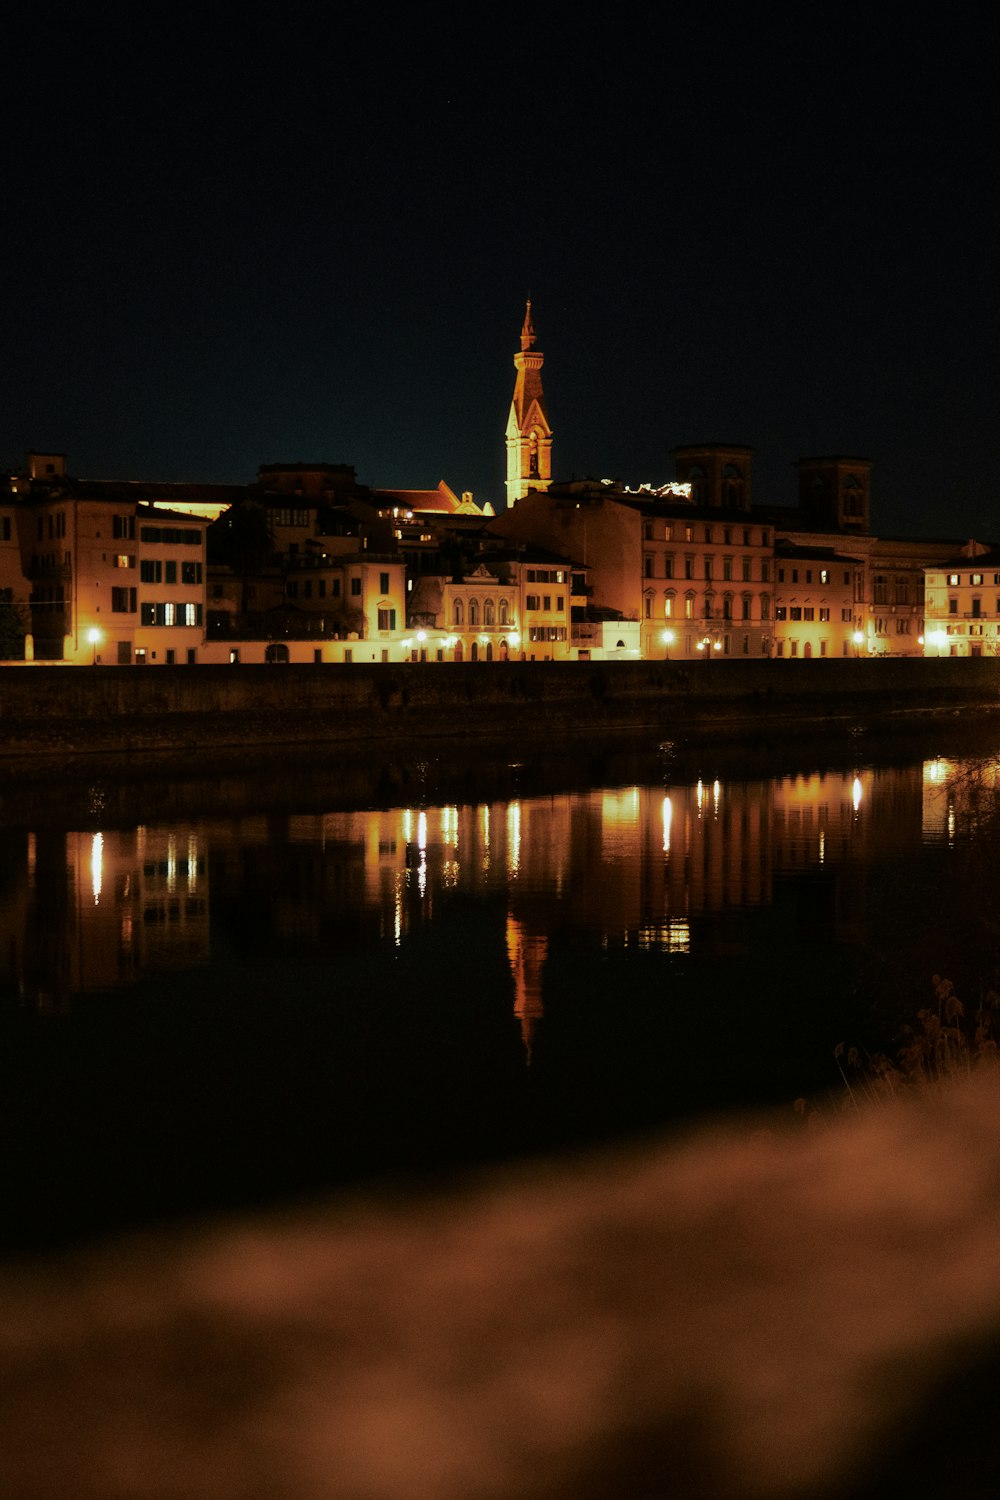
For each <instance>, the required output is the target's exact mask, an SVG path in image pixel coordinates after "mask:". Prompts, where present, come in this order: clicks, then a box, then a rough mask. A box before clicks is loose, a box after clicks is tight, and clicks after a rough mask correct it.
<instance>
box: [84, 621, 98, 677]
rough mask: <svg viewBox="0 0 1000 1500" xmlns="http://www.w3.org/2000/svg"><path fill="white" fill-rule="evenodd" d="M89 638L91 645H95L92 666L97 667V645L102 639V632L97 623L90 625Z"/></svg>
mask: <svg viewBox="0 0 1000 1500" xmlns="http://www.w3.org/2000/svg"><path fill="white" fill-rule="evenodd" d="M87 640H88V641H89V642H90V644H91V646H92V647H93V652H94V655H93V660H92V661H91V666H94V667H96V666H97V647H98V645H99V644H100V640H101V632H100V631H99V630H98V629H97V627H96V625H92V626H91V627H90V629H89V630H88V631H87Z"/></svg>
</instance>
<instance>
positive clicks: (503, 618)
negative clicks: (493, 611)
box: [500, 599, 510, 625]
mask: <svg viewBox="0 0 1000 1500" xmlns="http://www.w3.org/2000/svg"><path fill="white" fill-rule="evenodd" d="M500 624H501V625H509V624H510V616H509V614H508V605H507V600H506V599H501V600H500Z"/></svg>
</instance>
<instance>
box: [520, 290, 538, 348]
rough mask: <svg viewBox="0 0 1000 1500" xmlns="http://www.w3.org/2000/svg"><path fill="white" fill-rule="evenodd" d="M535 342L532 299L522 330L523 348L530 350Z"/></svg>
mask: <svg viewBox="0 0 1000 1500" xmlns="http://www.w3.org/2000/svg"><path fill="white" fill-rule="evenodd" d="M534 342H535V330H534V328H533V327H532V323H531V298H530V297H529V298H528V301H527V305H526V307H525V309H524V326H523V327H522V329H521V348H522V349H530V348H531V346H532V344H533V343H534Z"/></svg>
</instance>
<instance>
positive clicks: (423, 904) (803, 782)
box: [0, 759, 1000, 1027]
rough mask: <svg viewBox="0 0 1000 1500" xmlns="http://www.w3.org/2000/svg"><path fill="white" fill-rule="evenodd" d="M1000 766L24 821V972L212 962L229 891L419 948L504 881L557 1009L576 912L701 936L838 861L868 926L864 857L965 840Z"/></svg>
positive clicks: (9, 890) (11, 927)
mask: <svg viewBox="0 0 1000 1500" xmlns="http://www.w3.org/2000/svg"><path fill="white" fill-rule="evenodd" d="M998 787H1000V768H998V764H997V763H996V762H989V763H983V762H976V763H975V765H972V764H971V763H966V762H962V761H957V760H956V761H947V760H940V759H938V760H931V761H925V762H923V763H922V764H917V765H914V766H911V767H908V768H902V769H899V768H892V769H882V770H876V769H859V770H857V771H855V772H845V773H835V772H826V773H824V774H815V775H808V776H804V775H803V776H787V777H783V778H776V779H773V780H770V781H759V782H736V781H726V782H722V781H720V780H719V779H713V780H711V781H707V780H698V781H696V782H694V783H693V784H690V785H676V786H669V787H668V788H667V789H666V791H665V790H664V788H663V786H662V785H660V786H655V785H645V786H639V785H635V786H624V787H614V788H600V789H595V790H592V791H589V792H571V793H566V794H563V795H553V796H546V797H535V798H531V797H529V798H524V799H512V800H509V801H506V802H496V803H492V804H485V803H483V804H478V805H475V804H468V805H456V804H455V803H447V804H443V805H441V806H439V807H396V808H387V809H382V810H359V811H356V812H330V813H301V814H297V815H294V816H291V817H288V816H285V817H281V818H273V817H263V816H261V817H253V816H248V817H239V818H234V819H230V820H227V821H224V822H211V821H202V822H199V823H197V824H195V825H193V826H184V825H177V826H165V827H159V828H157V827H149V826H146V825H138V826H136V827H133V828H126V829H114V828H107V829H101V830H98V831H96V832H87V833H83V832H78V831H73V830H68V831H65V832H63V833H59V832H53V831H51V830H46V831H45V832H41V831H32V830H26V831H24V830H21V831H5V832H4V833H3V834H0V842H2V844H3V845H5V846H6V847H5V849H4V860H3V863H4V869H5V872H6V878H5V880H4V884H3V888H2V891H0V954H2V955H4V956H5V961H6V971H5V972H4V973H3V975H2V977H3V980H4V981H5V982H6V985H7V986H8V987H9V988H10V989H12V990H15V991H16V992H17V993H18V994H19V995H21V996H22V997H23V996H27V997H28V999H29V1000H33V1001H34V1002H35V1003H37V1004H39V1005H41V1006H43V1007H52V1008H56V1009H65V1008H66V1007H67V1006H68V1005H70V1004H71V1003H72V1001H73V998H74V997H75V996H78V995H80V994H83V993H86V992H88V991H94V990H106V989H113V988H115V987H117V986H121V985H134V984H136V983H138V982H140V981H141V980H142V979H143V978H145V977H150V976H155V975H158V974H163V973H169V972H177V971H183V970H185V969H190V968H192V967H197V968H210V967H211V965H212V964H213V905H214V903H217V902H220V901H221V902H223V903H224V905H225V908H226V910H227V911H228V912H230V913H231V912H233V911H240V910H241V909H242V910H244V911H245V913H246V915H247V918H248V921H252V923H253V926H254V931H253V933H252V940H253V941H254V942H255V943H259V942H260V941H261V940H262V939H266V940H267V942H269V943H270V944H272V945H274V946H276V947H278V948H282V947H289V948H292V949H294V950H295V951H296V952H298V953H300V954H301V953H302V952H303V951H306V950H317V951H321V952H326V953H328V954H330V955H331V956H332V957H334V958H335V956H336V953H337V952H338V951H339V950H341V949H343V948H345V947H356V946H357V945H358V944H360V945H362V946H370V947H373V948H378V947H392V948H394V949H395V950H397V952H404V951H405V949H406V945H407V942H408V940H409V939H410V938H411V937H412V935H413V934H414V933H415V932H417V931H424V930H426V929H427V927H428V924H432V923H433V921H434V917H435V912H436V910H437V909H438V907H439V905H440V903H441V902H448V901H452V902H453V901H455V900H457V899H459V898H461V899H463V900H472V901H476V900H480V901H486V900H489V901H490V902H491V903H493V902H494V901H495V899H496V898H500V902H501V905H502V907H503V908H504V911H505V916H504V918H503V925H504V941H505V944H506V949H507V954H508V962H509V965H510V969H511V974H512V976H513V978H514V981H515V988H516V990H517V999H516V1006H515V1013H516V1014H517V1015H518V1017H519V1018H520V1021H521V1024H522V1027H523V1026H524V1025H527V1023H528V1020H529V1019H530V1018H531V1017H536V1018H537V1015H538V1014H539V1013H540V1005H541V1000H540V994H541V990H540V979H539V974H540V971H541V969H542V967H543V966H544V964H545V955H546V951H547V944H548V938H549V936H550V935H551V934H552V933H553V932H555V931H559V930H563V929H565V930H571V931H572V932H573V934H574V940H575V941H576V942H577V943H579V944H582V945H583V946H584V947H586V946H590V947H591V948H593V949H594V950H595V951H604V952H606V951H608V950H609V949H614V948H620V949H638V950H640V951H644V952H652V951H658V952H660V953H663V954H665V955H669V956H670V957H671V958H675V957H681V956H689V955H691V953H692V951H694V949H695V948H696V946H697V941H698V940H697V938H696V937H695V936H693V935H692V922H693V921H694V920H695V919H696V918H698V917H699V916H701V915H705V914H712V913H729V914H733V913H741V912H748V911H752V910H754V909H757V908H766V907H768V906H769V905H770V904H771V902H772V900H773V892H774V884H775V881H776V880H777V879H783V878H786V877H791V878H795V877H805V876H807V875H809V874H810V873H811V872H812V873H815V872H824V873H826V874H828V875H834V876H835V877H836V879H837V882H838V889H837V891H836V893H835V894H832V897H831V899H832V900H833V902H834V908H835V922H834V925H835V929H836V936H837V938H838V940H841V941H848V942H849V941H852V940H853V939H855V938H857V936H858V935H859V932H860V930H861V928H862V927H863V922H864V914H863V912H862V911H860V910H859V909H858V907H857V901H856V900H855V896H854V894H852V881H853V883H854V884H855V885H856V883H857V881H856V877H857V875H858V873H859V872H861V871H863V870H864V869H865V868H866V867H867V866H868V865H869V864H871V863H872V862H873V861H875V860H877V859H884V858H886V857H889V858H899V857H901V856H909V857H913V858H917V857H918V856H919V851H920V849H921V848H922V847H941V846H943V847H948V846H952V845H954V844H955V843H956V841H958V840H961V838H962V837H963V835H964V834H968V833H970V832H971V831H972V830H973V829H974V828H975V827H976V826H977V823H978V821H980V820H981V818H982V816H983V808H984V806H989V807H992V804H993V799H994V798H995V796H996V795H997V792H998ZM984 799H985V800H984ZM705 941H707V939H706V940H705ZM528 954H530V955H531V957H530V962H529V960H528V958H527V957H526V955H528ZM529 976H530V977H529Z"/></svg>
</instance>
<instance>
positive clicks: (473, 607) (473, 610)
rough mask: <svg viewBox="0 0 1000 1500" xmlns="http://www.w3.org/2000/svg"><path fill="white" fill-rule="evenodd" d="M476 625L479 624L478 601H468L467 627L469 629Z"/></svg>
mask: <svg viewBox="0 0 1000 1500" xmlns="http://www.w3.org/2000/svg"><path fill="white" fill-rule="evenodd" d="M478 624H479V600H478V599H470V600H469V627H470V629H471V628H472V627H473V626H474V625H478Z"/></svg>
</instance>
